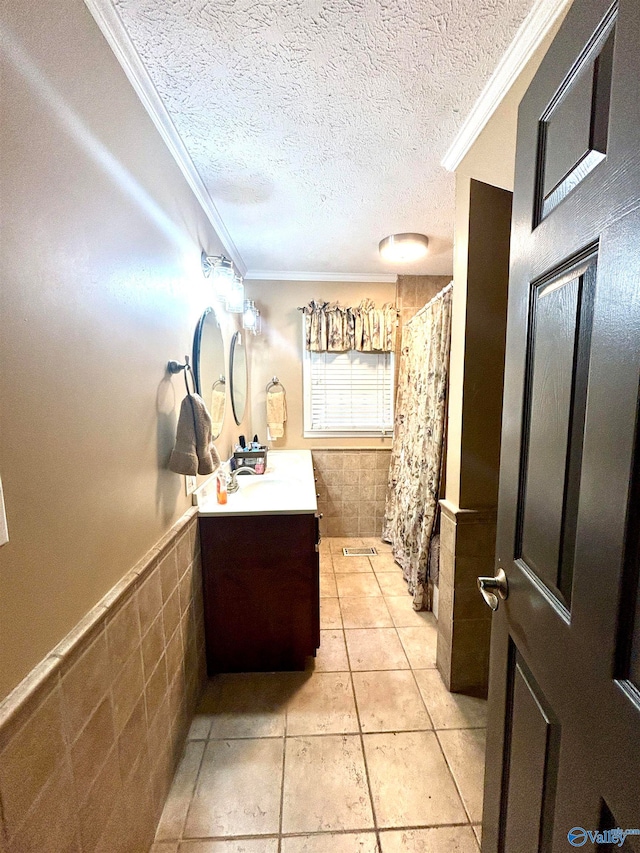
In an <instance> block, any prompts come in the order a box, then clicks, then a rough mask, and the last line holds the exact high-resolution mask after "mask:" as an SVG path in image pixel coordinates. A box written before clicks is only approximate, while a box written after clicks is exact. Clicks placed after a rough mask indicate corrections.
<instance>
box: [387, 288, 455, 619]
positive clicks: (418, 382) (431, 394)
mask: <svg viewBox="0 0 640 853" xmlns="http://www.w3.org/2000/svg"><path fill="white" fill-rule="evenodd" d="M452 296H453V289H452V284H449V285H448V286H447V287H445V288H444V290H441V291H440V293H438V294H437V295H436V296H434V298H433V299H432V300H431V301H430V302H428V303H427V304H426V305H425V306H424V308H422V309H421V310H420V311H419V312H418V313H417V314H416V315H415V317H413V318H412V319H411V320H409V322H408V323H407V324H406V325H405V327H404V329H403V331H402V351H401V354H400V370H399V376H398V391H397V396H396V414H395V425H394V434H393V447H392V449H391V466H390V468H389V485H388V488H387V499H386V506H385V518H384V526H383V532H382V538H383V539H384V540H385V541H387V542H390V543H391V545H392V547H393V554H394V557H395V558H396V560H397V562H398V563H399V564H400V565H401V566H402V571H403V574H404V577H405V580H406V581H407V582H408V584H409V592H410V593H411V595H412V596H413V607H414V609H415V610H423V609H425V608H427V609H428V608H430V606H431V603H430V601H429V594H428V561H429V546H430V544H431V537H432V533H433V526H434V521H435V518H436V512H437V508H438V490H439V486H440V466H441V461H442V451H443V443H444V429H445V407H446V393H447V376H448V372H449V350H450V343H451V301H452Z"/></svg>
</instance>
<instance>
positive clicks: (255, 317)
mask: <svg viewBox="0 0 640 853" xmlns="http://www.w3.org/2000/svg"><path fill="white" fill-rule="evenodd" d="M242 327H243V329H246V330H247V331H248V332H252V333H253V334H254V335H259V334H260V331H261V328H262V324H261V320H260V311H259V310H258V309H257V308H256V303H255V302H254V301H253V299H247V300H245V303H244V313H243V315H242Z"/></svg>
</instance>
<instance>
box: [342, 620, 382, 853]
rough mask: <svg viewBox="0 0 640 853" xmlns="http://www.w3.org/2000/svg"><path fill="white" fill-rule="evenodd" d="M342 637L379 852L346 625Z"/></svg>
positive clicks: (376, 820)
mask: <svg viewBox="0 0 640 853" xmlns="http://www.w3.org/2000/svg"><path fill="white" fill-rule="evenodd" d="M340 614H341V616H342V609H341V610H340ZM342 636H343V640H344V647H345V650H346V653H347V663H348V665H349V681H350V682H351V692H352V694H353V704H354V707H355V709H356V719H357V721H358V736H359V738H360V749H361V751H362V762H363V764H364V774H365V779H366V782H367V790H368V792H369V802H370V803H371V816H372V818H373V828H374V832H375V835H376V847H377V849H378V851H380V849H381V845H380V833H379V831H378V819H377V817H376V807H375V803H374V801H373V791H372V789H371V778H370V776H369V765H368V764H367V756H366V753H365V751H364V736H363V732H362V723H361V722H360V709H359V707H358V699H357V697H356V688H355V685H354V683H353V670H352V669H351V657H350V655H349V647H348V646H347V636H346V634H345V628H344V623H343V625H342Z"/></svg>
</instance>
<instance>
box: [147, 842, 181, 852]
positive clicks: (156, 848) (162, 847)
mask: <svg viewBox="0 0 640 853" xmlns="http://www.w3.org/2000/svg"><path fill="white" fill-rule="evenodd" d="M149 853H178V842H177V841H156V842H155V843H154V844H153V845H152V846H151V850H149Z"/></svg>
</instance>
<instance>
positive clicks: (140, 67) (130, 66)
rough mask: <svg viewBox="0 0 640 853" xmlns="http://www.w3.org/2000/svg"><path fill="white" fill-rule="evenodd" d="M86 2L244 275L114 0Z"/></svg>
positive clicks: (230, 242) (224, 229)
mask: <svg viewBox="0 0 640 853" xmlns="http://www.w3.org/2000/svg"><path fill="white" fill-rule="evenodd" d="M84 4H85V6H86V7H87V9H88V10H89V12H90V13H91V15H92V17H93V19H94V20H95V22H96V24H97V25H98V27H99V28H100V31H101V32H102V34H103V36H104V37H105V39H106V40H107V43H108V44H109V47H110V48H111V50H112V51H113V53H114V54H115V57H116V59H117V60H118V62H119V63H120V65H121V66H122V69H123V71H124V73H125V74H126V75H127V78H128V80H129V82H130V83H131V85H132V86H133V88H134V90H135V92H136V94H137V95H138V97H139V98H140V100H141V102H142V105H143V107H144V108H145V110H146V111H147V113H148V114H149V116H150V118H151V120H152V121H153V123H154V125H155V126H156V129H157V130H158V132H159V133H160V136H161V137H162V139H163V141H164V143H165V145H166V146H167V148H168V149H169V151H170V153H171V155H172V157H173V159H174V160H175V161H176V163H177V164H178V167H179V168H180V171H181V172H182V174H183V175H184V177H185V179H186V181H187V183H188V184H189V186H190V187H191V190H192V191H193V193H194V195H195V197H196V199H197V200H198V202H199V204H200V206H201V207H202V209H203V211H204V213H205V215H206V217H207V219H208V220H209V222H210V223H211V225H212V226H213V228H214V230H215V232H216V234H217V235H218V237H219V239H220V242H221V243H222V246H223V248H224V250H225V252H226V253H227V254H228V255H229V257H230V258H231V260H232V261H233V263H234V264H235V266H236V268H237V269H238V271H239V272H240V273H241V275H244V273H245V272H246V265H245V263H244V261H243V260H242V257H241V255H240V252H239V251H238V249H237V248H236V246H235V244H234V242H233V240H232V238H231V235H230V234H229V232H228V231H227V228H226V226H225V224H224V222H223V221H222V218H221V216H220V214H219V213H218V210H217V208H216V206H215V204H214V203H213V200H212V198H211V196H210V195H209V191H208V190H207V188H206V186H205V184H204V181H203V180H202V178H201V177H200V174H199V172H198V170H197V169H196V167H195V165H194V162H193V160H192V159H191V157H190V155H189V152H188V151H187V149H186V148H185V145H184V142H183V141H182V139H181V137H180V134H179V133H178V131H177V130H176V127H175V125H174V123H173V121H172V120H171V116H170V115H169V113H168V112H167V108H166V107H165V105H164V103H163V102H162V99H161V98H160V95H159V94H158V91H157V89H156V87H155V86H154V84H153V81H152V80H151V77H150V76H149V72H148V71H147V69H146V68H145V66H144V63H143V62H142V59H141V58H140V55H139V54H138V52H137V50H136V49H135V47H134V45H133V42H132V41H131V38H130V37H129V33H128V32H127V30H126V28H125V26H124V24H123V22H122V18H121V17H120V15H119V14H118V12H117V10H116V9H115V7H114V6H113V5H112V3H111V0H84Z"/></svg>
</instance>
